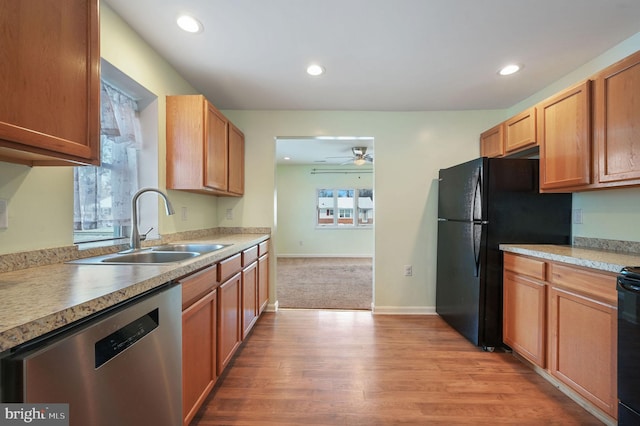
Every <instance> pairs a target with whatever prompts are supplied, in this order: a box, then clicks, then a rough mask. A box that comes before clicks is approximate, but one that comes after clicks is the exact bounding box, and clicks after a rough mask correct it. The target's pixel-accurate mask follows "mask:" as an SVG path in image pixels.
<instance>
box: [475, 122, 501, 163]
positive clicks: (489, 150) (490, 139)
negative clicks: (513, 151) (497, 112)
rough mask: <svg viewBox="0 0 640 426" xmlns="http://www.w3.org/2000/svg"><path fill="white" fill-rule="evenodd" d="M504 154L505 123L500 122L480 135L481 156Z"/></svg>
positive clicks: (499, 155)
mask: <svg viewBox="0 0 640 426" xmlns="http://www.w3.org/2000/svg"><path fill="white" fill-rule="evenodd" d="M503 155H504V140H503V125H502V123H500V124H498V125H497V126H495V127H492V128H490V129H489V130H487V131H486V132H483V133H482V134H481V135H480V157H502V156H503Z"/></svg>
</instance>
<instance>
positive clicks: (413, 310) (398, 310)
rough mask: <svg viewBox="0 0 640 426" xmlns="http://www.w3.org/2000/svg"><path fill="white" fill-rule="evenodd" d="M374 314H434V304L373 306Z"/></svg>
mask: <svg viewBox="0 0 640 426" xmlns="http://www.w3.org/2000/svg"><path fill="white" fill-rule="evenodd" d="M371 308H372V309H371V310H372V312H373V314H374V315H436V307H435V306H373V304H372V307H371Z"/></svg>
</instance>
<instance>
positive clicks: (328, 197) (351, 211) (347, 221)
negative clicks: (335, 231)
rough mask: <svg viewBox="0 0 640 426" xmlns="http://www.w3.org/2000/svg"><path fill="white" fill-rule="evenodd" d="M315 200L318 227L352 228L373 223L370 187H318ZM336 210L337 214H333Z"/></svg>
mask: <svg viewBox="0 0 640 426" xmlns="http://www.w3.org/2000/svg"><path fill="white" fill-rule="evenodd" d="M316 200H317V209H316V211H317V216H316V225H317V226H318V227H337V228H354V227H365V226H372V225H373V190H372V189H318V190H317V196H316ZM336 211H337V212H338V214H337V215H336V214H334V212H336ZM356 212H357V213H356Z"/></svg>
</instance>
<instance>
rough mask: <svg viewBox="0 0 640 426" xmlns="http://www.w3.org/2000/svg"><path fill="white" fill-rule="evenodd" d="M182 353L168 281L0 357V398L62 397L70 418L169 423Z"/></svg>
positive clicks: (178, 410) (176, 305)
mask: <svg viewBox="0 0 640 426" xmlns="http://www.w3.org/2000/svg"><path fill="white" fill-rule="evenodd" d="M181 361H182V320H181V291H180V287H179V286H176V285H173V286H169V287H168V288H165V289H163V290H160V291H155V292H152V293H150V294H148V295H146V296H142V297H139V298H137V299H136V300H134V301H130V302H127V303H125V304H123V305H122V306H120V307H117V308H114V309H111V310H110V311H109V312H106V313H103V314H100V315H97V316H96V317H95V318H92V319H90V320H88V321H85V323H84V324H81V325H77V326H75V327H71V328H69V329H68V330H66V331H64V332H62V333H57V334H56V335H54V336H51V337H49V338H46V339H43V340H42V341H41V342H39V343H35V344H29V345H26V346H24V347H23V348H19V349H18V350H17V351H16V353H15V354H13V355H11V356H10V357H8V358H5V359H3V362H2V381H3V400H4V401H3V402H25V403H68V404H69V420H70V425H71V426H76V425H77V426H85V425H91V426H94V425H95V426H100V425H105V426H112V425H119V426H125V425H126V426H140V425H167V426H176V425H180V424H182V366H181Z"/></svg>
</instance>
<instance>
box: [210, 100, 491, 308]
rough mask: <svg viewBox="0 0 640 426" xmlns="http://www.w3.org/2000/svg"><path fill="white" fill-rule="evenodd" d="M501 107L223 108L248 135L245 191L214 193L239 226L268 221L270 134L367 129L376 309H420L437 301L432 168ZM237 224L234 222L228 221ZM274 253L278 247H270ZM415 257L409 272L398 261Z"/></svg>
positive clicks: (475, 150) (474, 142)
mask: <svg viewBox="0 0 640 426" xmlns="http://www.w3.org/2000/svg"><path fill="white" fill-rule="evenodd" d="M501 114H504V113H503V112H501V111H461V112H352V111H225V115H227V117H229V119H231V120H232V121H233V122H234V123H236V124H237V125H238V126H239V127H240V128H241V129H242V130H243V132H244V133H245V138H246V177H245V185H246V188H245V191H246V192H245V196H244V197H243V198H242V199H239V200H236V199H225V198H220V199H219V200H218V208H219V212H218V216H219V217H221V218H222V217H224V212H225V211H226V209H227V208H232V209H233V210H234V220H233V221H225V220H221V225H223V224H225V223H226V222H234V221H236V220H237V221H238V223H242V224H244V225H245V226H274V231H275V232H274V242H275V245H274V246H275V247H276V248H277V247H278V246H279V242H278V237H279V229H278V228H276V227H275V217H274V214H275V213H274V212H275V204H274V203H275V189H276V181H275V177H276V173H275V143H276V142H275V138H277V137H286V136H300V135H304V136H327V135H354V134H355V135H358V134H360V135H368V136H372V137H374V139H375V152H376V164H375V174H374V188H375V203H376V204H375V205H376V226H375V230H374V239H375V246H374V252H375V262H374V271H375V272H374V286H375V294H374V303H375V306H376V311H385V310H388V311H394V312H425V311H429V310H433V306H434V305H435V275H436V270H435V265H436V262H435V261H436V253H435V251H436V237H437V235H436V232H437V221H436V215H437V176H438V170H439V169H440V168H442V167H447V166H451V165H454V164H457V163H460V162H463V161H466V160H470V159H473V158H476V157H477V156H478V155H479V146H478V135H479V134H480V132H481V131H483V130H485V129H486V128H488V127H489V125H490V123H491V122H494V121H496V120H497V118H498V117H499V116H500V115H501ZM231 226H235V225H231ZM274 254H275V255H277V254H278V253H277V250H276V253H274ZM408 264H411V265H413V274H414V275H413V277H404V276H403V265H408Z"/></svg>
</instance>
